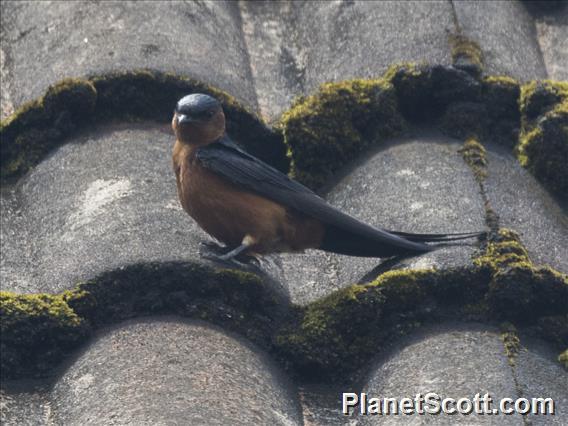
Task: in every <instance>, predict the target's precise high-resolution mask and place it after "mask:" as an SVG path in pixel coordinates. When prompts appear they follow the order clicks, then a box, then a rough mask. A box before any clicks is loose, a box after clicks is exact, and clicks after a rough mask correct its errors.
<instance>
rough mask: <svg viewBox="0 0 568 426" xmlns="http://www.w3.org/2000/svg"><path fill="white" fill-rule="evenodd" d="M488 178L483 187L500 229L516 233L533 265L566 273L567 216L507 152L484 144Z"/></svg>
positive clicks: (567, 259)
mask: <svg viewBox="0 0 568 426" xmlns="http://www.w3.org/2000/svg"><path fill="white" fill-rule="evenodd" d="M486 147H487V148H488V151H487V161H488V177H487V181H486V184H485V188H486V193H487V196H488V198H489V202H490V204H491V207H492V208H493V210H495V212H496V213H497V214H498V215H499V217H500V219H501V220H500V225H501V226H502V227H506V228H511V229H513V230H514V231H517V232H518V233H519V234H520V236H521V240H522V242H523V243H524V244H525V246H526V248H527V250H528V252H529V255H530V257H531V259H532V260H533V262H535V263H537V264H539V263H542V264H550V265H551V266H553V267H555V268H557V269H559V270H560V271H562V272H564V273H566V272H568V252H567V251H566V241H568V217H567V216H566V212H564V211H563V210H562V208H561V207H560V206H559V205H558V203H557V201H556V200H554V199H553V198H552V197H551V196H550V195H549V194H548V193H547V192H546V190H545V189H544V188H543V187H542V185H541V184H540V183H539V182H538V181H537V180H536V179H535V178H534V176H532V175H531V174H530V173H529V172H528V171H527V170H525V169H524V168H523V167H521V165H520V164H519V162H518V161H517V159H516V158H514V157H513V155H512V154H511V152H510V150H508V149H504V148H502V147H499V146H494V145H486Z"/></svg>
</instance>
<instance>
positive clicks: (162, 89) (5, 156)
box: [0, 70, 288, 181]
mask: <svg viewBox="0 0 568 426" xmlns="http://www.w3.org/2000/svg"><path fill="white" fill-rule="evenodd" d="M192 92H203V93H208V94H210V95H213V96H215V97H217V98H218V99H219V100H220V101H221V102H222V103H223V106H224V109H225V113H226V117H227V129H228V132H229V133H230V134H231V136H232V137H233V138H234V139H235V140H236V141H237V142H239V143H241V144H242V145H243V146H245V147H246V148H247V149H248V150H250V151H251V152H252V153H254V154H255V155H257V156H258V157H260V158H262V159H263V160H265V161H266V162H268V163H270V164H272V165H274V166H275V167H276V168H278V169H280V170H282V171H287V170H288V160H287V158H286V155H285V153H286V149H285V147H284V144H283V143H282V136H281V134H279V133H278V132H275V131H273V130H271V129H269V128H268V127H267V126H266V124H265V123H264V122H262V120H260V119H259V118H258V117H257V116H256V115H255V114H253V113H252V112H250V111H249V110H247V109H246V108H245V107H244V106H242V105H241V104H240V103H239V102H237V101H236V99H235V98H233V97H232V96H230V95H228V94H227V93H225V92H223V91H221V90H219V89H216V88H214V87H211V86H208V85H206V84H204V83H201V82H199V81H197V80H193V79H191V78H187V77H182V76H177V75H174V74H170V73H161V72H155V71H149V70H139V71H128V72H120V73H110V74H105V75H101V76H94V77H90V78H87V79H66V80H63V81H62V82H60V83H57V84H55V85H54V86H51V87H50V88H48V90H47V92H46V93H45V94H44V96H42V97H41V98H40V99H38V100H35V101H32V102H29V103H28V104H26V105H24V106H22V108H20V109H19V110H18V111H16V112H15V113H14V114H12V115H11V116H10V117H8V118H7V119H6V120H4V121H2V123H1V125H0V136H1V141H2V142H1V145H0V148H1V168H0V171H1V178H2V180H3V181H5V180H6V179H10V178H17V177H19V176H21V175H23V174H24V173H26V172H27V171H28V170H29V169H30V168H31V167H33V166H34V165H35V164H37V163H38V162H39V161H41V160H42V159H43V158H44V157H45V156H46V155H47V154H48V153H49V152H51V151H52V150H53V148H55V147H57V146H59V145H61V144H62V143H63V142H64V141H65V138H66V137H68V136H69V135H70V134H72V133H73V132H74V131H75V130H76V129H77V128H78V127H79V126H82V125H85V124H94V123H101V122H106V121H109V120H135V121H136V120H154V121H159V122H168V121H169V120H171V115H172V111H173V109H174V107H175V104H176V102H177V101H178V99H179V98H181V97H183V96H185V95H187V94H188V93H192Z"/></svg>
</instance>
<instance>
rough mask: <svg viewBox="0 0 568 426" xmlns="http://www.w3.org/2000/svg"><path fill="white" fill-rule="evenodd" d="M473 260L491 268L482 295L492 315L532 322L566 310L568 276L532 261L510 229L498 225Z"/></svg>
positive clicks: (519, 321)
mask: <svg viewBox="0 0 568 426" xmlns="http://www.w3.org/2000/svg"><path fill="white" fill-rule="evenodd" d="M474 263H475V264H476V265H477V266H479V267H481V268H488V269H489V270H490V271H491V281H490V283H489V291H488V293H487V295H486V299H487V303H488V304H489V307H490V308H491V310H492V312H493V314H494V315H495V316H496V317H498V318H504V319H508V320H513V321H516V322H518V323H533V322H535V321H536V320H537V319H538V318H541V317H547V316H553V315H564V314H565V313H566V311H567V310H568V306H567V305H566V300H568V276H567V275H566V274H562V273H560V272H558V271H555V270H554V269H552V268H550V267H547V266H536V265H534V264H533V263H532V262H531V261H530V259H529V256H528V253H527V251H526V249H525V248H524V246H523V245H522V243H521V242H520V239H519V236H518V235H517V234H516V233H514V232H513V231H511V230H507V229H502V230H501V231H500V232H499V234H498V237H497V238H496V239H495V240H494V241H492V242H490V243H489V244H488V245H487V249H486V252H485V253H484V254H483V255H482V256H479V257H478V258H476V259H475V261H474Z"/></svg>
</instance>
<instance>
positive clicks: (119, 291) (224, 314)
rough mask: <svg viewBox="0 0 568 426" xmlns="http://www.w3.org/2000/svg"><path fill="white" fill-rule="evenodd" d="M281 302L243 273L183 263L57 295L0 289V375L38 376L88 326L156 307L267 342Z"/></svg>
mask: <svg viewBox="0 0 568 426" xmlns="http://www.w3.org/2000/svg"><path fill="white" fill-rule="evenodd" d="M285 309H286V306H285V305H283V304H282V303H281V300H280V296H278V295H276V294H273V293H272V292H271V290H270V288H268V287H267V286H266V285H265V284H264V283H263V282H262V281H261V280H260V279H259V278H258V277H257V276H256V275H253V274H250V273H246V272H240V271H232V270H213V269H211V268H207V267H204V266H200V265H197V264H187V263H184V264H178V263H171V264H143V265H133V266H129V267H126V268H124V269H123V270H120V271H114V272H111V273H106V274H103V275H101V276H99V277H98V278H96V279H94V280H91V281H87V282H84V283H81V284H78V285H77V286H76V287H75V288H74V289H72V290H69V291H65V292H63V293H61V294H57V295H47V294H27V295H16V294H12V293H6V292H2V293H0V318H1V323H0V324H1V331H2V340H1V344H2V351H1V365H0V366H1V369H2V374H3V376H5V377H8V378H16V377H22V376H30V375H31V376H37V375H39V376H42V375H46V374H49V373H50V372H51V370H52V369H53V367H54V366H55V365H56V364H57V363H59V362H61V361H62V359H63V358H64V355H65V354H66V353H68V352H69V351H70V350H71V349H73V348H75V347H76V346H77V345H79V344H81V343H83V342H84V341H85V339H86V337H87V336H88V335H89V334H90V332H91V331H92V330H95V329H98V328H100V327H102V326H105V325H107V324H113V323H116V322H119V321H122V320H125V319H128V318H134V317H137V316H143V315H152V314H164V313H167V314H177V315H181V316H185V317H190V318H199V319H203V320H207V321H209V322H211V323H214V324H218V325H221V326H223V327H224V328H225V329H228V330H232V331H235V332H237V333H240V334H242V335H244V336H245V337H246V338H248V339H250V340H251V341H253V342H255V343H257V344H258V345H260V346H263V347H265V348H269V347H270V345H271V336H272V335H273V328H274V326H275V323H276V322H278V321H280V320H281V316H282V315H283V313H284V310H285Z"/></svg>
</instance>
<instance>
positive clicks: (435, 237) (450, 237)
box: [387, 231, 487, 243]
mask: <svg viewBox="0 0 568 426" xmlns="http://www.w3.org/2000/svg"><path fill="white" fill-rule="evenodd" d="M387 232H388V233H389V234H394V235H398V236H399V237H402V238H404V239H406V240H409V241H416V242H418V241H420V242H432V243H434V242H444V241H458V240H466V239H468V238H477V237H481V236H484V235H486V234H487V232H485V231H481V232H459V233H452V234H412V233H409V232H399V231H387Z"/></svg>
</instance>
